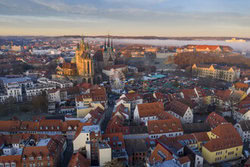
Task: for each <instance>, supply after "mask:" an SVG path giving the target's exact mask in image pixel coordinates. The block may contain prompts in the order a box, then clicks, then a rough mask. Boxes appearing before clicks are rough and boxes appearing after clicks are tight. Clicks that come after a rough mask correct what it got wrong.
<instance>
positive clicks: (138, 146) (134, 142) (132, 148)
mask: <svg viewBox="0 0 250 167" xmlns="http://www.w3.org/2000/svg"><path fill="white" fill-rule="evenodd" d="M125 146H126V151H127V153H128V156H131V155H133V154H134V153H144V152H147V151H148V147H147V145H146V141H145V139H127V140H125Z"/></svg>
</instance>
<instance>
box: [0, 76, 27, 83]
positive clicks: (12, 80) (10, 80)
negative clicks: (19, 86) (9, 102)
mask: <svg viewBox="0 0 250 167" xmlns="http://www.w3.org/2000/svg"><path fill="white" fill-rule="evenodd" d="M0 80H2V81H3V83H5V84H8V83H13V82H26V81H31V78H29V77H19V78H7V77H0Z"/></svg>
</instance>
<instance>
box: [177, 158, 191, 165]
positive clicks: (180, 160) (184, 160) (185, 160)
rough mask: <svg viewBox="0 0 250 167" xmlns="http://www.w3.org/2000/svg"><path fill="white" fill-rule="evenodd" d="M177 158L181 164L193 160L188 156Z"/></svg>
mask: <svg viewBox="0 0 250 167" xmlns="http://www.w3.org/2000/svg"><path fill="white" fill-rule="evenodd" d="M177 160H178V161H179V162H180V164H185V163H187V162H191V160H190V159H189V157H188V156H183V157H180V158H178V159H177Z"/></svg>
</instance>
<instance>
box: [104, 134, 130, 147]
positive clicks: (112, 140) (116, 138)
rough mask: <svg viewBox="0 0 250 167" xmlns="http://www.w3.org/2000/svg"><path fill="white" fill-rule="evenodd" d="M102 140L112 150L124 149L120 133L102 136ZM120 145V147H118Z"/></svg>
mask: <svg viewBox="0 0 250 167" xmlns="http://www.w3.org/2000/svg"><path fill="white" fill-rule="evenodd" d="M102 139H103V140H105V141H107V142H108V144H109V145H110V147H111V148H112V150H121V149H125V142H124V138H123V134H122V133H109V134H104V135H102ZM118 143H120V144H121V145H118Z"/></svg>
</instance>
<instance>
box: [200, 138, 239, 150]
mask: <svg viewBox="0 0 250 167" xmlns="http://www.w3.org/2000/svg"><path fill="white" fill-rule="evenodd" d="M242 145H243V143H242V140H241V138H216V139H212V140H210V141H208V142H207V143H206V144H204V147H205V148H206V149H208V150H209V151H210V152H215V151H218V150H224V149H228V148H233V147H237V146H242Z"/></svg>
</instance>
